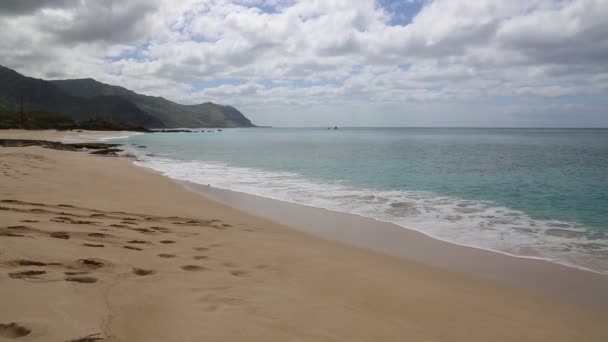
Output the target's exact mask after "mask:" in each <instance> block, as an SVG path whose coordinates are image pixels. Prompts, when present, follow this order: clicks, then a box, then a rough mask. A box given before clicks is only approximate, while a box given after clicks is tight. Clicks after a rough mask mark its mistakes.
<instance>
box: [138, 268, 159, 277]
mask: <svg viewBox="0 0 608 342" xmlns="http://www.w3.org/2000/svg"><path fill="white" fill-rule="evenodd" d="M154 273H156V271H154V270H146V269H143V268H134V269H133V274H135V275H138V276H147V275H151V274H154Z"/></svg>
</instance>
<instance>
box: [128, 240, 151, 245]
mask: <svg viewBox="0 0 608 342" xmlns="http://www.w3.org/2000/svg"><path fill="white" fill-rule="evenodd" d="M127 243H134V244H140V245H143V244H147V243H149V242H148V241H144V240H131V241H127Z"/></svg>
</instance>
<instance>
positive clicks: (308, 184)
mask: <svg viewBox="0 0 608 342" xmlns="http://www.w3.org/2000/svg"><path fill="white" fill-rule="evenodd" d="M136 164H137V165H140V166H144V167H147V168H151V169H153V170H156V171H158V172H160V173H162V174H163V175H166V176H168V177H171V178H173V179H177V180H184V181H191V182H194V183H199V184H205V185H207V184H208V185H211V186H214V187H217V188H221V189H228V190H233V191H238V192H243V193H247V194H252V195H257V196H262V197H267V198H271V199H276V200H280V201H285V202H290V203H295V204H301V205H307V206H311V207H317V208H323V209H328V210H335V211H339V212H345V213H351V214H356V215H360V216H365V217H369V218H373V219H377V220H381V221H385V222H391V223H394V224H397V225H399V226H402V227H405V228H409V229H414V230H417V231H419V232H422V233H424V234H427V235H429V236H432V237H434V238H437V239H440V240H443V241H448V242H452V243H456V244H460V245H464V246H471V247H476V248H482V249H487V250H492V251H496V252H500V253H505V254H509V255H514V256H519V257H529V258H541V259H546V260H550V261H552V262H556V263H560V264H563V265H568V266H572V267H577V268H582V269H587V270H592V271H596V272H600V273H607V274H608V237H607V236H605V234H602V233H600V232H597V231H594V230H590V229H587V228H586V227H584V226H581V225H579V224H577V223H574V222H564V221H559V220H539V219H533V218H531V217H530V216H528V215H527V214H525V213H524V212H521V211H518V210H514V209H510V208H507V207H504V206H499V205H497V204H495V203H493V202H491V201H478V200H466V199H461V198H456V197H450V196H440V195H437V194H434V193H431V192H423V191H386V190H374V189H367V188H360V187H353V186H349V185H347V184H345V183H343V182H340V181H335V182H326V181H316V180H311V179H307V178H305V177H303V176H301V175H299V174H296V173H291V172H276V171H274V172H273V171H266V170H260V169H255V168H245V167H234V166H229V165H226V164H224V163H219V162H203V161H183V160H176V159H173V158H170V157H167V156H158V155H145V154H141V153H140V154H139V156H138V160H137V161H136Z"/></svg>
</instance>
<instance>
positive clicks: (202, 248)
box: [194, 247, 209, 252]
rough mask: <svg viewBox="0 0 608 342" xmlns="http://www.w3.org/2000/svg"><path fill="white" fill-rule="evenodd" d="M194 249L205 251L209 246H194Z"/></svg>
mask: <svg viewBox="0 0 608 342" xmlns="http://www.w3.org/2000/svg"><path fill="white" fill-rule="evenodd" d="M194 250H195V251H199V252H205V251H208V250H209V248H208V247H194Z"/></svg>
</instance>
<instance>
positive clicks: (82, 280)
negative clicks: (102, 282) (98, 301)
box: [65, 276, 97, 284]
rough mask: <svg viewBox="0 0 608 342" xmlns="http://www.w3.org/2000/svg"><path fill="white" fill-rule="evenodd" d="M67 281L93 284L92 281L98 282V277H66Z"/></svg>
mask: <svg viewBox="0 0 608 342" xmlns="http://www.w3.org/2000/svg"><path fill="white" fill-rule="evenodd" d="M65 280H66V281H73V282H76V283H83V284H92V283H96V282H97V278H95V277H85V276H82V277H78V276H76V277H66V278H65Z"/></svg>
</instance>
